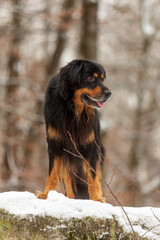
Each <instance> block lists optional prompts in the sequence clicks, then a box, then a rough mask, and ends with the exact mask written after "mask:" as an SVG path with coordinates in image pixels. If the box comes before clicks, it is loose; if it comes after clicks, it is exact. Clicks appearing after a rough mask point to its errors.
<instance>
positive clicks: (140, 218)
mask: <svg viewBox="0 0 160 240" xmlns="http://www.w3.org/2000/svg"><path fill="white" fill-rule="evenodd" d="M0 209H5V210H6V211H8V212H9V213H12V214H15V215H18V216H20V217H25V216H27V215H29V214H32V215H40V216H46V215H48V216H53V217H57V218H62V219H70V218H73V217H74V218H84V217H88V216H90V217H96V218H107V219H110V218H113V216H114V217H115V218H116V219H117V220H118V222H119V223H120V224H121V225H122V226H123V227H124V228H125V230H126V231H131V230H130V225H129V223H128V220H127V219H126V217H125V214H124V212H123V210H122V208H121V207H114V206H112V205H110V204H107V203H100V202H95V201H91V200H75V199H68V198H67V197H65V196H64V195H63V194H60V193H57V192H56V191H51V192H50V193H49V195H48V199H47V200H40V199H37V198H36V196H35V195H34V194H33V193H29V192H4V193H0ZM124 209H125V211H126V212H127V215H128V217H129V219H130V221H131V222H132V225H133V228H134V230H135V232H137V233H139V235H140V236H143V235H144V236H145V237H148V238H149V239H153V240H154V239H155V240H160V208H151V207H142V208H131V207H125V208H124ZM141 226H143V228H142V227H141ZM144 228H145V229H144ZM147 229H148V230H149V231H148V232H147Z"/></svg>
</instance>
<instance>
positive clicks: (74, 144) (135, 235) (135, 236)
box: [67, 131, 138, 240]
mask: <svg viewBox="0 0 160 240" xmlns="http://www.w3.org/2000/svg"><path fill="white" fill-rule="evenodd" d="M67 134H68V135H69V138H70V141H71V142H72V144H73V146H74V148H75V150H76V152H77V154H78V155H79V156H80V158H82V159H83V160H84V161H85V163H86V164H87V165H88V166H89V167H90V169H91V170H92V171H93V172H94V173H95V174H97V172H96V171H95V170H94V169H93V167H92V166H91V165H90V164H89V162H88V161H87V160H86V159H85V158H84V157H83V155H82V154H81V153H80V152H79V150H78V149H77V146H76V143H75V142H74V140H73V138H72V136H71V134H70V132H69V131H67ZM98 146H99V145H98ZM98 149H99V151H100V152H101V150H100V147H98ZM68 152H69V151H68ZM69 153H70V154H72V153H71V152H69ZM100 154H102V152H101V153H100ZM72 155H73V154H72ZM102 156H103V155H102ZM97 175H98V174H97ZM98 176H99V175H98ZM99 177H100V176H99ZM104 183H105V185H106V186H107V188H108V189H109V191H110V193H111V195H112V196H113V197H114V199H115V200H116V202H117V203H118V204H119V206H120V207H121V209H122V211H123V212H124V214H125V216H126V218H127V220H128V222H129V225H130V227H131V230H132V232H133V236H134V239H136V240H138V237H137V234H136V233H135V231H134V229H133V226H132V223H131V221H130V219H129V217H128V215H127V212H126V211H125V209H124V207H123V206H122V204H121V203H120V201H119V200H118V198H117V197H116V195H115V194H114V193H113V191H112V189H111V188H110V186H109V184H107V183H106V182H104Z"/></svg>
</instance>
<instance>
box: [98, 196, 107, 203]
mask: <svg viewBox="0 0 160 240" xmlns="http://www.w3.org/2000/svg"><path fill="white" fill-rule="evenodd" d="M96 201H98V202H101V203H105V202H106V199H105V198H104V197H100V198H98V199H97V200H96Z"/></svg>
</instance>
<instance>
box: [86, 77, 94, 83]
mask: <svg viewBox="0 0 160 240" xmlns="http://www.w3.org/2000/svg"><path fill="white" fill-rule="evenodd" d="M87 80H88V81H89V82H94V81H95V77H93V76H89V77H88V78H87Z"/></svg>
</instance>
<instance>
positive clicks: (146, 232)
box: [139, 223, 160, 240]
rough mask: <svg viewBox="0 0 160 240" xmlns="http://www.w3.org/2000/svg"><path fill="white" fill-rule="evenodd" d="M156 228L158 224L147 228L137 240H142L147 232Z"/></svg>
mask: <svg viewBox="0 0 160 240" xmlns="http://www.w3.org/2000/svg"><path fill="white" fill-rule="evenodd" d="M158 226H160V223H159V224H157V225H155V226H153V227H151V228H149V229H148V230H147V231H146V232H145V233H144V234H143V235H141V237H140V239H139V240H141V239H142V238H143V237H144V236H145V235H146V234H147V233H148V232H150V231H151V230H152V229H153V228H156V227H158Z"/></svg>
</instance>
